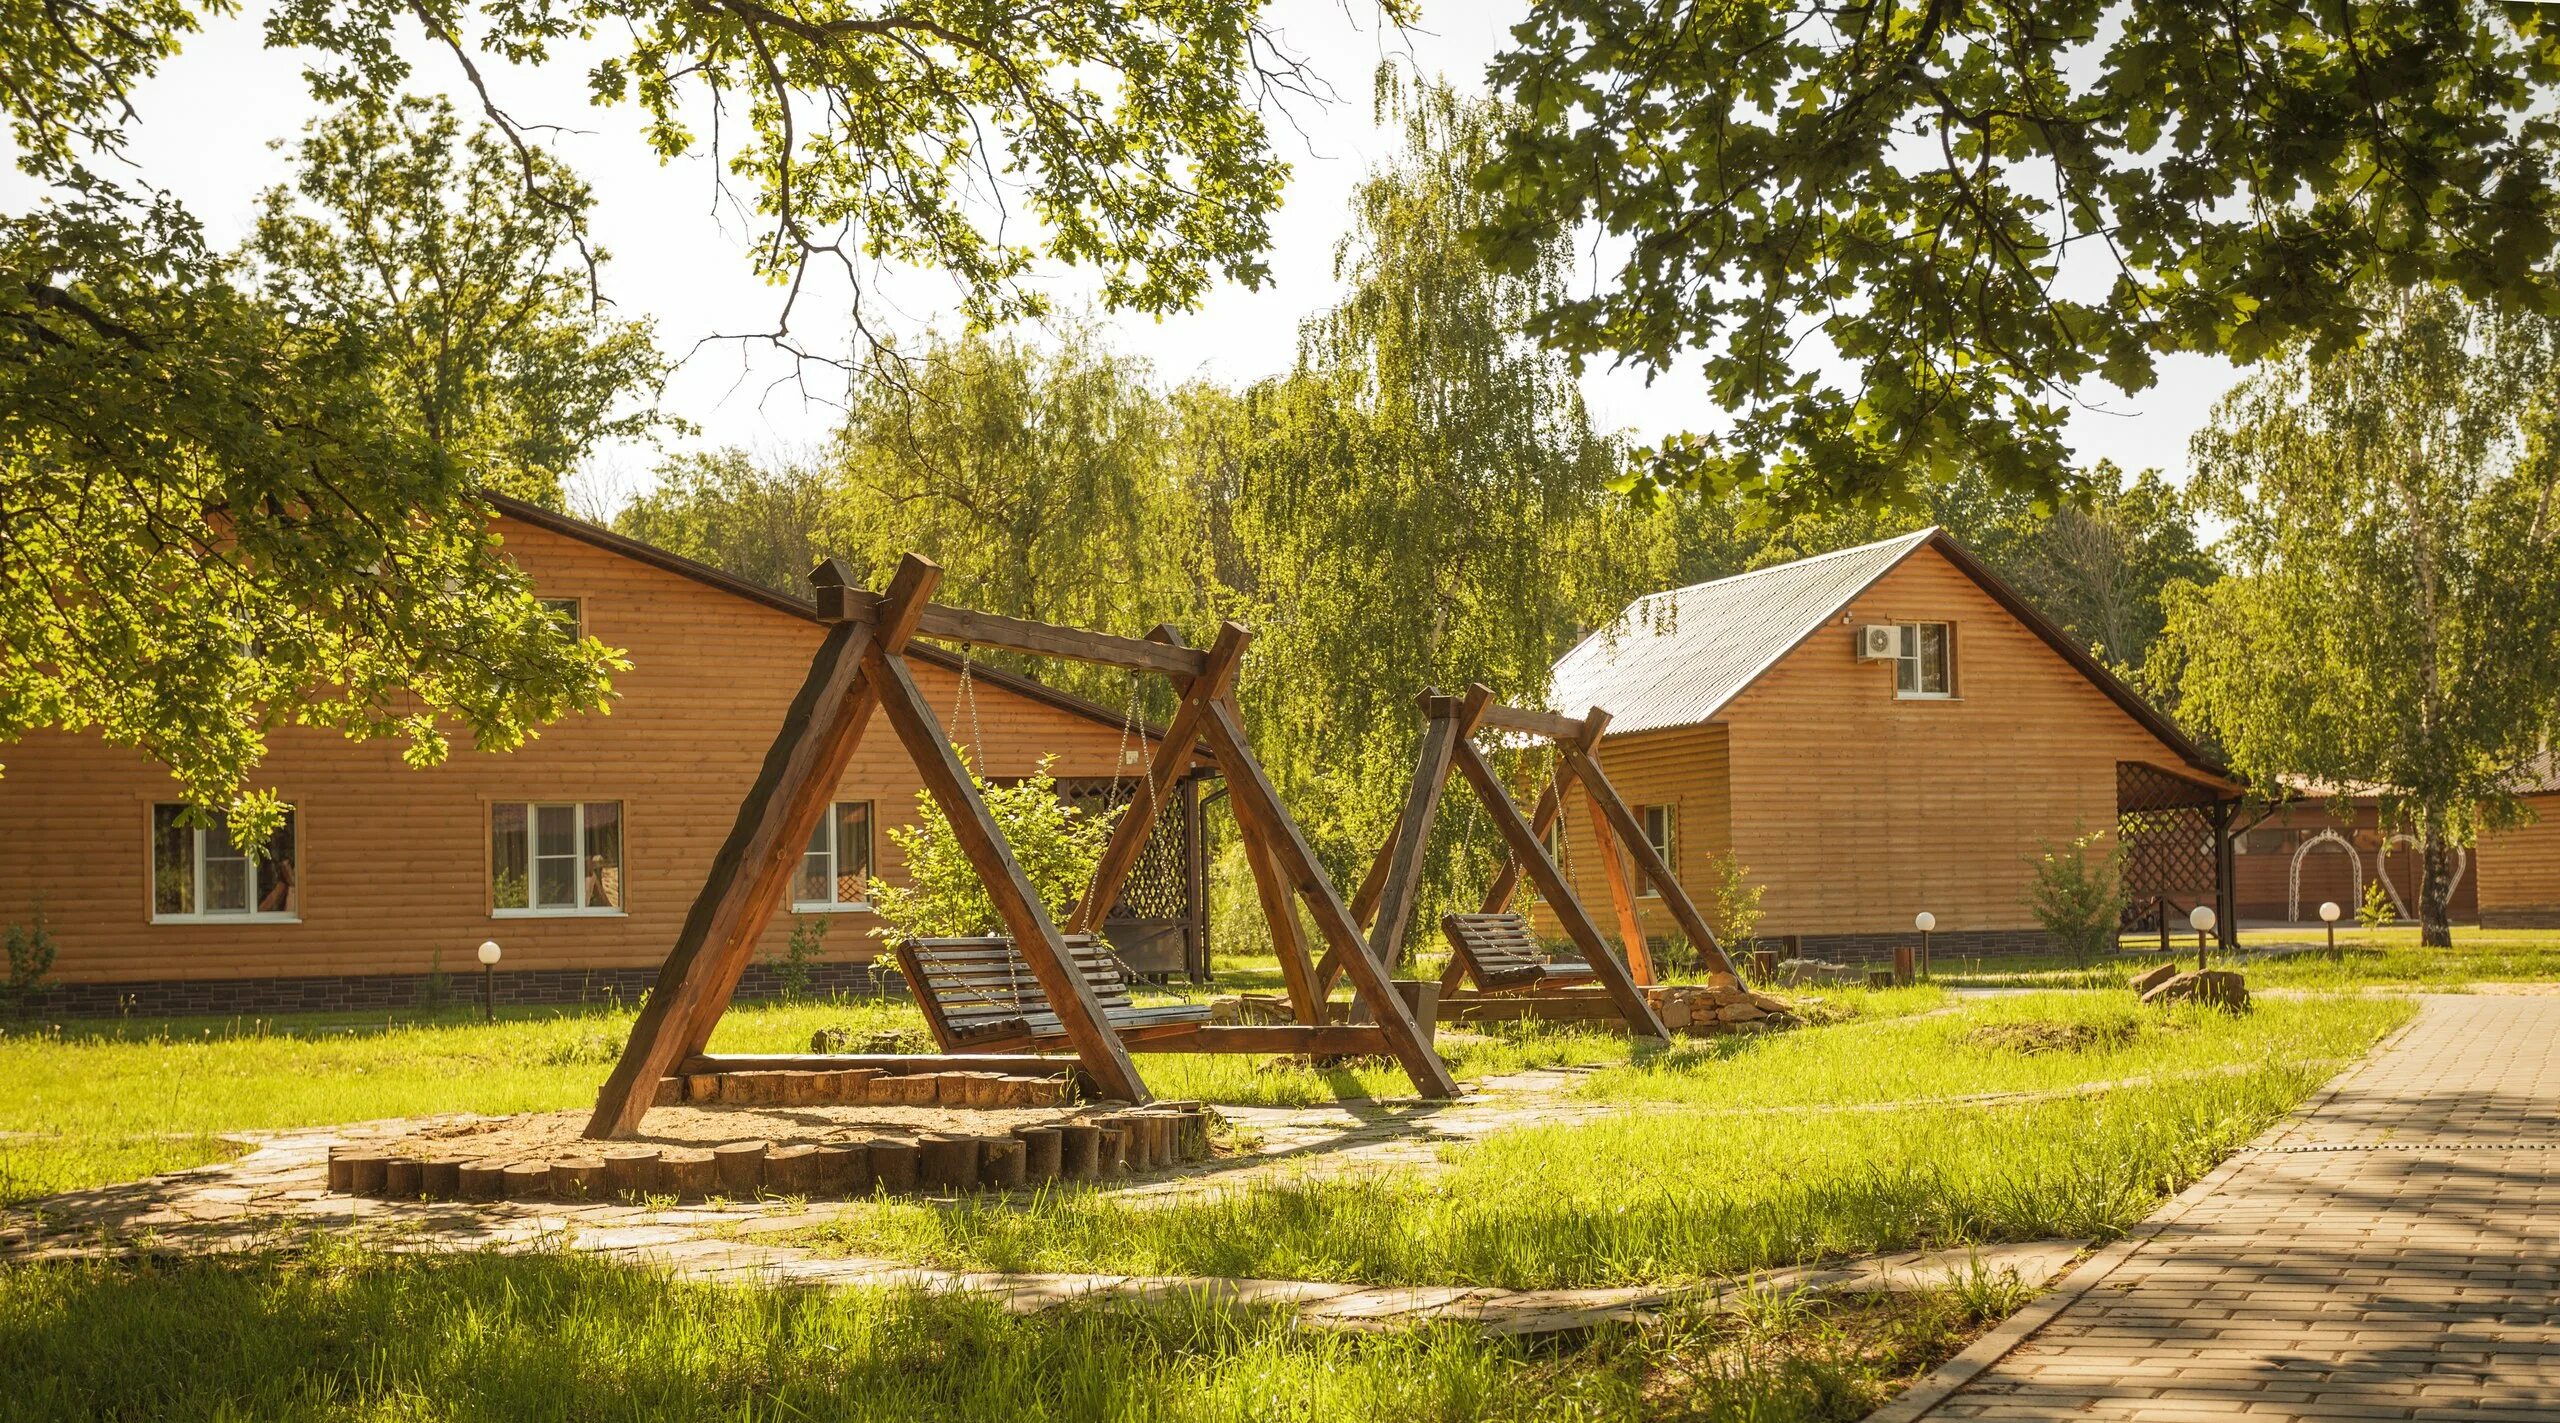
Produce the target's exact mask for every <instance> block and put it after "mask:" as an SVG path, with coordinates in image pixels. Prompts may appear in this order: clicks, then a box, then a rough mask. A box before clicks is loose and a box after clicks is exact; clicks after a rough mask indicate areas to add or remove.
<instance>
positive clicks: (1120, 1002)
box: [897, 934, 1209, 1052]
mask: <svg viewBox="0 0 2560 1423" xmlns="http://www.w3.org/2000/svg"><path fill="white" fill-rule="evenodd" d="M1065 940H1066V945H1067V951H1068V953H1069V954H1070V955H1071V956H1072V958H1073V960H1074V964H1075V969H1076V972H1077V973H1078V974H1079V975H1081V976H1082V977H1083V979H1084V981H1085V985H1086V986H1087V987H1088V988H1090V989H1092V990H1093V998H1094V1003H1095V1005H1096V1006H1097V1007H1099V1008H1100V1009H1101V1010H1102V1021H1103V1023H1104V1024H1105V1025H1106V1026H1108V1027H1109V1028H1110V1029H1111V1031H1112V1032H1113V1033H1114V1034H1116V1035H1118V1037H1119V1038H1120V1040H1121V1041H1122V1042H1124V1043H1129V1044H1130V1045H1132V1046H1134V1045H1135V1044H1136V1042H1137V1041H1139V1040H1143V1039H1144V1038H1145V1037H1146V1036H1148V1035H1149V1034H1150V1033H1151V1032H1152V1033H1156V1034H1161V1033H1162V1032H1163V1031H1165V1030H1167V1029H1177V1030H1179V1029H1187V1028H1190V1027H1192V1026H1194V1025H1196V1024H1199V1023H1204V1022H1206V1021H1208V1018H1209V1006H1208V1005H1207V1004H1205V1003H1168V1004H1163V1005H1160V1006H1157V1007H1149V1008H1141V1007H1139V1006H1138V1005H1137V1004H1136V1003H1134V1002H1132V1001H1131V1000H1130V997H1129V979H1128V976H1127V975H1126V974H1125V973H1123V972H1122V971H1121V966H1120V960H1119V957H1118V956H1117V955H1115V954H1113V953H1112V952H1111V946H1110V945H1108V944H1106V943H1104V942H1103V941H1102V939H1101V936H1099V935H1095V934H1069V935H1066V936H1065ZM897 954H898V966H899V967H900V968H901V969H903V970H905V971H906V976H907V988H908V990H909V991H910V992H912V993H913V994H914V995H915V1000H916V1006H917V1007H918V1008H920V1009H922V1010H923V1012H924V1021H925V1026H926V1027H928V1028H930V1029H932V1031H933V1039H934V1041H935V1042H936V1043H938V1044H940V1045H941V1047H942V1050H943V1051H944V1052H995V1051H1004V1050H1008V1049H1021V1048H1028V1049H1033V1050H1038V1049H1041V1048H1055V1047H1062V1046H1065V1045H1067V1043H1068V1035H1067V1030H1066V1025H1065V1023H1064V1022H1062V1021H1061V1020H1060V1019H1059V1017H1058V1014H1057V1012H1056V1010H1055V1009H1054V1008H1053V1007H1052V1006H1051V1004H1050V1002H1049V995H1048V994H1047V993H1046V992H1045V991H1043V990H1042V989H1041V987H1040V980H1039V978H1038V977H1037V976H1036V975H1035V974H1033V972H1032V970H1031V964H1030V961H1029V960H1027V959H1025V958H1023V956H1022V951H1021V950H1020V949H1018V948H1016V947H1015V946H1014V942H1013V940H1011V939H1009V938H1005V937H1002V936H1000V935H987V936H981V937H974V938H948V939H901V940H899V941H898V945H897Z"/></svg>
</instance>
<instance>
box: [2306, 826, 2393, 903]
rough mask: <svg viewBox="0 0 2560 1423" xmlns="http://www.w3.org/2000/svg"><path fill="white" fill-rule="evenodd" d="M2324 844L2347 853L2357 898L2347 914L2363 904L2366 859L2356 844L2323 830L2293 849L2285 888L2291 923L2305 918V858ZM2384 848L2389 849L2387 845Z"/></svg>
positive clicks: (2385, 878)
mask: <svg viewBox="0 0 2560 1423" xmlns="http://www.w3.org/2000/svg"><path fill="white" fill-rule="evenodd" d="M2324 842H2325V843H2327V844H2331V845H2335V846H2337V847H2338V848H2339V849H2341V850H2344V851H2346V852H2347V869H2348V871H2349V873H2350V874H2351V875H2352V878H2351V879H2349V880H2348V883H2349V884H2352V885H2353V886H2355V898H2354V899H2353V900H2352V901H2350V902H2349V903H2348V904H2347V906H2346V908H2347V911H2348V912H2349V913H2353V912H2354V911H2355V907H2356V905H2359V904H2362V903H2364V856H2362V855H2359V854H2357V853H2356V847H2355V842H2354V841H2352V840H2349V839H2348V838H2347V837H2346V836H2344V835H2341V834H2339V833H2338V832H2337V831H2335V830H2323V831H2321V832H2320V833H2319V834H2317V835H2314V836H2312V837H2311V838H2310V839H2307V840H2305V841H2303V842H2302V843H2301V844H2300V845H2298V846H2295V847H2294V851H2293V865H2292V869H2291V872H2290V873H2289V874H2288V875H2287V877H2286V880H2285V887H2284V917H2285V919H2286V920H2287V921H2288V922H2299V921H2300V920H2301V918H2302V857H2303V856H2305V855H2308V854H2310V853H2311V850H2312V847H2313V846H2316V845H2319V844H2322V843H2324ZM2384 848H2385V849H2388V848H2389V846H2388V845H2387V844H2386V845H2385V847H2384ZM2382 882H2383V883H2384V884H2385V885H2389V884H2390V883H2391V879H2390V876H2388V875H2385V876H2384V877H2383V880H2382ZM2393 899H2394V900H2395V902H2396V901H2397V899H2398V896H2397V895H2394V896H2393Z"/></svg>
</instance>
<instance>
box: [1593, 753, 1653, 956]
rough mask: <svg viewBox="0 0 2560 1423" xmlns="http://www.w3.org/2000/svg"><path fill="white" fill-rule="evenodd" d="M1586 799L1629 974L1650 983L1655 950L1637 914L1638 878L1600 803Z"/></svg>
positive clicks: (1594, 840) (1596, 847) (1641, 918)
mask: <svg viewBox="0 0 2560 1423" xmlns="http://www.w3.org/2000/svg"><path fill="white" fill-rule="evenodd" d="M1583 799H1584V800H1585V801H1586V802H1588V804H1589V806H1590V809H1591V843H1592V848H1593V849H1594V850H1595V851H1597V852H1598V854H1599V856H1600V872H1601V874H1603V875H1605V876H1606V877H1607V878H1608V881H1609V905H1610V907H1611V908H1613V909H1615V910H1616V911H1617V913H1618V938H1619V941H1620V942H1621V943H1624V944H1625V945H1626V946H1627V974H1628V976H1629V977H1631V978H1633V979H1635V981H1636V982H1638V983H1651V982H1653V981H1654V975H1653V947H1652V946H1651V945H1650V944H1647V943H1646V942H1645V941H1644V917H1643V916H1642V915H1640V914H1638V913H1637V912H1636V887H1635V877H1634V874H1633V872H1632V871H1630V870H1629V869H1628V868H1627V852H1626V851H1625V850H1624V849H1623V848H1621V847H1620V846H1619V844H1618V837H1617V836H1615V835H1612V834H1610V833H1609V822H1608V819H1607V818H1606V817H1604V816H1603V815H1602V814H1601V813H1600V802H1599V801H1597V800H1595V799H1593V798H1592V797H1591V794H1590V793H1589V792H1588V791H1586V792H1584V793H1583Z"/></svg>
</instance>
